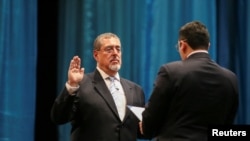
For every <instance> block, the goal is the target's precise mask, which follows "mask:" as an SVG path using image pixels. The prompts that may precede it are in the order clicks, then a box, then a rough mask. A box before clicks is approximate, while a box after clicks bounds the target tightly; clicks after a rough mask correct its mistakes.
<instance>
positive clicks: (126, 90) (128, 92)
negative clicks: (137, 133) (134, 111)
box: [120, 78, 133, 121]
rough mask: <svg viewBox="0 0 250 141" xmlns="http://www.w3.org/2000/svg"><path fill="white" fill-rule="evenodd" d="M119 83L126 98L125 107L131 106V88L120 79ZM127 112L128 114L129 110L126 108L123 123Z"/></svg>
mask: <svg viewBox="0 0 250 141" xmlns="http://www.w3.org/2000/svg"><path fill="white" fill-rule="evenodd" d="M120 81H121V85H122V87H123V90H124V94H125V97H126V101H127V104H126V105H132V104H133V93H132V92H131V91H132V88H131V87H130V86H129V85H128V83H126V82H125V80H123V79H122V78H121V79H120ZM129 112H130V110H129V109H128V107H127V106H126V113H125V116H124V121H125V119H126V118H127V117H128V115H129Z"/></svg>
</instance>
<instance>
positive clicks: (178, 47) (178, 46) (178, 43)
mask: <svg viewBox="0 0 250 141" xmlns="http://www.w3.org/2000/svg"><path fill="white" fill-rule="evenodd" d="M181 41H183V42H187V39H181V40H178V42H177V44H176V45H175V49H176V50H177V52H179V50H180V42H181Z"/></svg>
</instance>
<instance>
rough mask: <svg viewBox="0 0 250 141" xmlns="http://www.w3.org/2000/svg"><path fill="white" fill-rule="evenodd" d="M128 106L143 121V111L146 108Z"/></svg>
mask: <svg viewBox="0 0 250 141" xmlns="http://www.w3.org/2000/svg"><path fill="white" fill-rule="evenodd" d="M128 108H129V109H130V110H131V111H132V112H133V113H134V114H135V115H136V117H137V118H138V119H139V120H140V121H142V112H143V111H144V110H145V108H143V107H136V106H130V105H128Z"/></svg>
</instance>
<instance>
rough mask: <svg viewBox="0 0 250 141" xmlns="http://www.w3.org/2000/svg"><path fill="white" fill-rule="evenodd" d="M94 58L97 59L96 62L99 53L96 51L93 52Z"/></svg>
mask: <svg viewBox="0 0 250 141" xmlns="http://www.w3.org/2000/svg"><path fill="white" fill-rule="evenodd" d="M93 57H94V58H95V60H97V59H98V52H97V51H96V50H94V51H93Z"/></svg>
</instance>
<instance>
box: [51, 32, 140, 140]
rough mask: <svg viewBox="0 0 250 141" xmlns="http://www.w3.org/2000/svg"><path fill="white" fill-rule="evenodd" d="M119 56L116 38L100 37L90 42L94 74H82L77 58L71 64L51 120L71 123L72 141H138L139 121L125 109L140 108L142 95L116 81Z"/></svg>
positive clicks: (131, 85) (136, 87)
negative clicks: (95, 64) (95, 62)
mask: <svg viewBox="0 0 250 141" xmlns="http://www.w3.org/2000/svg"><path fill="white" fill-rule="evenodd" d="M121 55H122V52H121V43H120V39H119V38H118V36H117V35H115V34H113V33H104V34H101V35H99V36H98V37H97V38H96V40H95V42H94V49H93V56H94V58H95V60H96V61H97V67H96V70H95V71H94V72H92V73H89V74H84V68H81V59H80V58H79V57H78V56H74V57H73V59H72V60H71V62H70V66H69V70H68V81H67V82H66V84H65V87H64V89H63V90H62V92H61V94H60V95H59V96H58V97H57V98H56V100H55V103H54V105H53V107H52V110H51V118H52V120H53V121H54V122H55V123H57V124H64V123H67V122H71V124H72V130H71V140H72V141H85V140H86V141H136V139H137V138H139V137H141V136H140V132H139V126H138V122H139V120H138V119H137V118H136V116H135V115H134V114H133V113H132V112H131V111H130V109H128V107H127V105H132V106H138V107H144V104H145V101H144V92H143V90H142V89H141V87H140V86H139V85H137V84H135V83H133V82H131V81H129V80H126V79H124V78H121V77H120V75H119V73H118V71H119V69H120V67H121V63H122V57H121ZM109 89H110V90H109Z"/></svg>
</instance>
